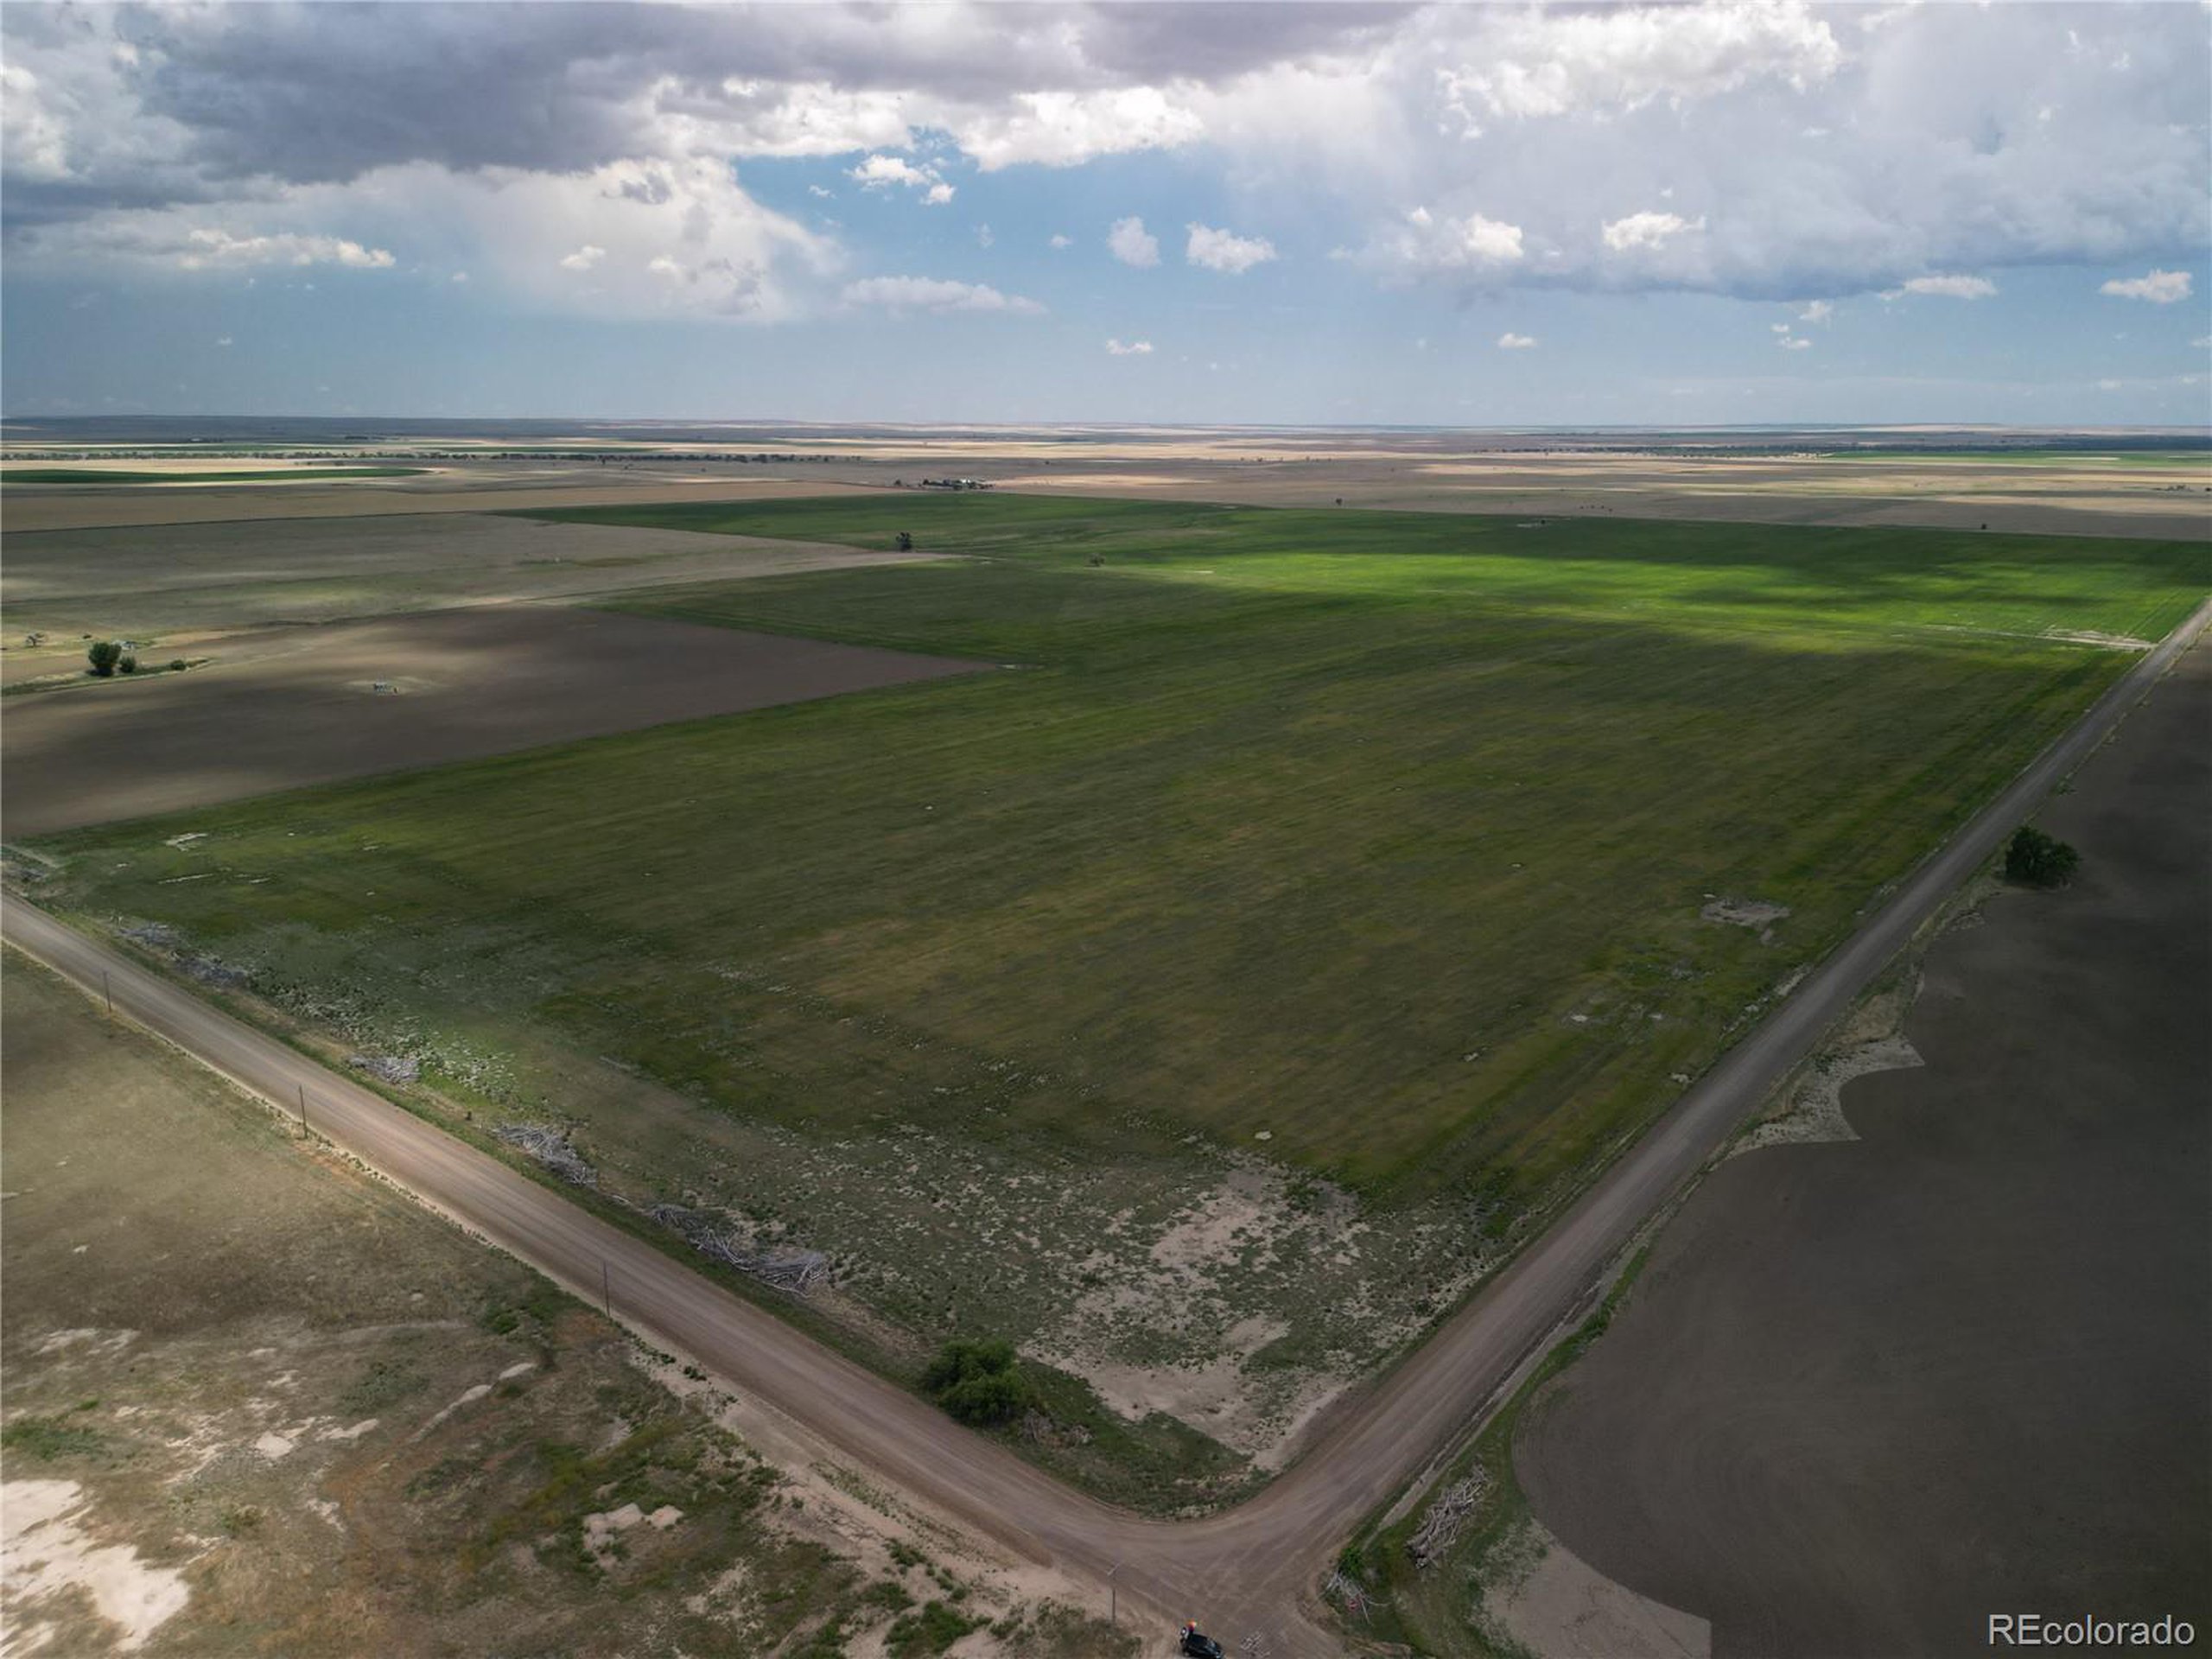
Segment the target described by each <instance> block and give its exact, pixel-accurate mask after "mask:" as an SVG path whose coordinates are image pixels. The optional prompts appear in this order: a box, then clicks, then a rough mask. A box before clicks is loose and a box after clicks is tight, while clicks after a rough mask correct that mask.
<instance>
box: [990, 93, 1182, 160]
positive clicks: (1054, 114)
mask: <svg viewBox="0 0 2212 1659" xmlns="http://www.w3.org/2000/svg"><path fill="white" fill-rule="evenodd" d="M1172 90H1173V89H1168V90H1163V89H1162V88H1160V87H1158V86H1116V87H1111V88H1105V89H1102V90H1099V91H1096V92H1019V93H1016V94H1015V95H1014V98H1013V99H1011V100H1010V107H1006V108H1001V109H998V110H993V111H982V112H978V113H976V114H975V115H972V116H970V117H968V118H965V119H964V120H956V121H955V122H953V124H952V133H953V137H954V139H955V141H956V142H957V143H958V144H959V146H960V148H961V149H963V151H964V152H966V153H967V154H968V155H969V156H973V157H974V158H975V160H976V166H978V167H980V168H982V169H983V171H984V172H986V173H995V172H996V171H998V170H999V169H1000V168H1005V167H1013V166H1016V165H1019V164H1021V163H1025V162H1026V163H1029V164H1031V165H1034V166H1042V167H1074V166H1077V165H1078V164H1079V163H1081V162H1088V161H1091V160H1094V159H1096V157H1098V156H1115V155H1121V154H1123V153H1125V152H1127V151H1129V150H1135V149H1173V148H1174V147H1175V146H1177V145H1180V144H1188V143H1196V142H1197V141H1198V139H1200V138H1202V137H1205V122H1204V121H1203V120H1201V119H1200V118H1199V117H1198V114H1197V113H1196V112H1195V111H1192V110H1191V109H1189V108H1187V107H1185V105H1183V104H1182V103H1181V102H1179V101H1178V99H1176V98H1175V97H1174V96H1172V95H1171V93H1172Z"/></svg>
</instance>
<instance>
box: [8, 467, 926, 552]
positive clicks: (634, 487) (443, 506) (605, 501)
mask: <svg viewBox="0 0 2212 1659" xmlns="http://www.w3.org/2000/svg"><path fill="white" fill-rule="evenodd" d="M729 470H730V471H731V472H732V473H733V474H738V475H735V476H732V477H729V478H727V479H723V478H712V477H702V476H701V475H700V474H698V473H696V472H694V473H692V474H682V475H679V476H677V477H675V478H671V477H670V476H668V475H666V474H664V473H655V472H648V471H645V470H643V469H640V470H639V471H637V472H635V473H623V474H618V475H617V476H619V477H620V479H621V480H623V481H621V482H620V483H615V482H611V481H610V480H609V478H608V473H609V469H608V468H605V467H596V466H594V467H579V466H570V465H566V464H555V465H550V466H540V467H529V468H522V467H516V466H514V465H513V464H512V463H499V462H493V461H484V462H468V463H459V464H454V463H441V464H440V465H439V466H438V468H437V470H436V471H435V473H434V474H432V475H430V476H429V477H427V478H391V479H360V480H354V481H352V482H348V483H344V484H339V485H315V484H305V483H302V484H287V485H285V486H283V488H282V489H279V490H269V489H264V488H261V487H259V486H255V485H251V484H221V485H218V484H196V485H194V486H191V487H189V488H175V489H172V488H168V487H167V486H161V485H138V486H130V487H127V488H118V489H114V490H96V489H93V488H91V487H90V486H86V485H83V484H72V485H67V486H52V487H49V488H46V489H38V488H35V487H32V486H22V485H19V486H16V487H15V488H14V489H11V490H10V491H8V492H7V493H6V494H5V497H4V498H0V528H4V530H5V531H6V532H7V533H8V534H9V535H10V536H16V535H22V534H27V533H29V532H32V531H48V530H84V529H91V528H99V527H105V526H122V525H134V524H135V525H147V524H215V523H230V522H237V521H239V520H245V519H253V518H374V517H379V516H382V515H385V514H390V513H424V512H512V511H515V510H518V509H527V508H535V507H587V506H616V505H622V504H624V503H626V502H654V501H741V500H753V499H773V498H776V497H779V496H793V495H832V494H835V493H836V492H837V491H838V490H840V489H844V488H850V487H852V486H851V485H850V484H849V483H845V482H841V481H840V480H837V479H836V478H834V477H826V476H825V477H822V478H813V477H809V476H805V475H801V476H798V477H794V478H761V477H759V476H757V475H755V476H753V477H746V476H743V475H742V474H739V473H738V469H737V468H734V467H733V468H730V469H729ZM744 470H745V471H746V472H753V471H755V469H753V468H752V467H747V468H745V469H744ZM885 482H889V479H888V477H886V479H885Z"/></svg>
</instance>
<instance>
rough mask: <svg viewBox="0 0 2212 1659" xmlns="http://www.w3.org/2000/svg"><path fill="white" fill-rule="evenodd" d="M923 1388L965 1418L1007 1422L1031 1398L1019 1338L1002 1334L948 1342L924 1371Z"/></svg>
mask: <svg viewBox="0 0 2212 1659" xmlns="http://www.w3.org/2000/svg"><path fill="white" fill-rule="evenodd" d="M922 1391H923V1392H924V1393H925V1394H926V1395H929V1397H930V1398H931V1399H932V1400H934V1401H936V1402H938V1405H940V1406H942V1407H944V1409H945V1410H946V1412H948V1413H949V1414H950V1415H952V1416H954V1417H956V1418H957V1419H959V1421H962V1422H963V1423H974V1424H978V1425H983V1424H990V1423H1003V1422H1007V1421H1010V1420H1011V1419H1012V1418H1014V1416H1015V1415H1016V1414H1018V1413H1020V1410H1021V1408H1023V1407H1025V1406H1027V1404H1028V1403H1029V1380H1028V1379H1027V1377H1025V1376H1022V1374H1021V1365H1020V1361H1018V1360H1017V1359H1016V1358H1015V1357H1014V1344H1012V1343H1010V1342H1007V1341H1005V1340H1003V1339H999V1340H993V1341H986V1342H976V1341H967V1340H955V1341H952V1342H948V1343H946V1344H944V1348H943V1349H941V1350H940V1351H938V1357H936V1358H935V1359H933V1360H931V1362H930V1364H929V1369H928V1370H925V1371H924V1372H923V1373H922Z"/></svg>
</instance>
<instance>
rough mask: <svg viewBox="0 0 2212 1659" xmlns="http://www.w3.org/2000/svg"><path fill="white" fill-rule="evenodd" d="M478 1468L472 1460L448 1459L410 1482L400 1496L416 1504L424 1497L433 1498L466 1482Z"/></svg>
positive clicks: (474, 1460)
mask: <svg viewBox="0 0 2212 1659" xmlns="http://www.w3.org/2000/svg"><path fill="white" fill-rule="evenodd" d="M479 1467H480V1465H479V1463H478V1461H477V1459H474V1458H448V1459H445V1460H444V1461H442V1462H441V1463H439V1464H437V1465H435V1467H432V1468H429V1469H425V1470H423V1472H422V1473H421V1474H419V1475H416V1477H415V1478H413V1479H411V1480H410V1481H409V1482H408V1483H407V1484H406V1485H405V1487H404V1488H403V1489H402V1494H403V1496H404V1497H409V1498H411V1499H413V1500H415V1501H416V1502H418V1503H419V1502H420V1501H421V1500H423V1498H426V1497H436V1496H437V1495H438V1494H439V1493H440V1492H442V1491H445V1490H447V1489H448V1488H449V1487H454V1486H458V1485H460V1484H462V1483H463V1482H465V1481H467V1479H468V1478H470V1477H471V1476H473V1475H474V1474H475V1472H476V1471H477V1470H478V1468H479Z"/></svg>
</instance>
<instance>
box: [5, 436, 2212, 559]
mask: <svg viewBox="0 0 2212 1659" xmlns="http://www.w3.org/2000/svg"><path fill="white" fill-rule="evenodd" d="M1655 437H1656V435H1655ZM1806 442H1807V443H1808V446H1810V445H1812V444H1813V443H1815V442H1816V440H1815V439H1814V438H1812V437H1810V436H1808V438H1807V440H1806ZM727 447H728V446H726V445H725V446H720V448H727ZM777 447H778V448H779V449H784V448H789V449H791V451H792V452H793V453H796V454H803V455H804V457H805V459H804V460H803V461H783V462H771V463H767V464H765V465H763V464H759V463H750V462H747V463H733V462H729V461H719V460H715V459H711V458H710V457H711V456H712V455H713V454H715V453H716V450H717V446H712V445H708V444H703V443H702V444H690V445H687V444H680V443H679V444H671V445H667V446H662V447H660V448H657V450H656V453H655V458H654V459H651V460H638V461H620V462H619V463H618V464H613V465H602V464H600V463H599V462H597V461H587V460H582V459H577V460H569V459H565V458H563V457H561V456H559V455H549V456H547V457H545V458H543V459H537V460H531V461H516V460H512V459H508V460H494V459H490V458H486V459H481V460H471V459H461V460H448V459H442V460H440V461H436V462H435V463H434V469H433V471H432V472H431V474H429V475H428V476H425V477H421V478H412V479H397V480H354V481H349V482H347V483H345V484H343V485H338V486H312V485H309V484H307V483H304V482H302V483H298V484H286V485H284V486H283V487H282V488H281V489H276V490H270V489H264V488H257V487H254V486H219V485H213V484H196V485H193V486H190V487H188V488H161V487H158V486H138V487H136V488H132V489H118V490H114V491H109V492H99V491H95V490H91V489H88V488H86V487H85V486H71V487H66V488H65V487H54V488H50V489H16V490H11V491H10V492H9V493H8V497H7V499H6V501H5V503H4V513H5V523H6V526H7V528H8V529H9V530H10V531H16V532H22V531H36V530H58V529H67V528H76V527H83V526H88V525H122V524H165V523H186V522H194V521H207V520H213V519H242V518H312V517H321V516H324V515H340V516H353V515H372V514H384V513H424V512H491V511H495V510H505V509H515V510H537V509H543V508H549V507H550V508H560V507H572V506H587V505H622V504H626V503H628V504H644V503H664V502H680V501H711V500H724V499H727V500H744V499H773V498H777V497H781V496H792V495H823V494H831V493H837V492H839V491H842V490H849V489H868V490H880V489H887V488H892V487H894V486H899V485H904V486H909V487H911V486H913V485H914V484H915V483H916V482H917V481H918V480H920V479H921V478H923V477H944V476H948V475H950V476H955V477H972V478H976V479H980V480H986V481H988V482H990V483H993V484H995V485H996V486H1001V487H1003V488H1012V489H1020V490H1030V491H1051V492H1058V493H1071V494H1077V495H1086V496H1123V497H1130V498H1136V499H1155V500H1187V501H1218V502H1228V503H1236V504H1242V505H1252V506H1304V507H1322V506H1331V505H1337V504H1338V503H1341V504H1342V505H1345V506H1348V507H1363V508H1389V509H1395V510H1408V511H1418V512H1495V513H1514V514H1521V513H1528V514H1536V515H1547V516H1562V517H1563V516H1605V515H1615V516H1618V517H1621V518H1700V519H1729V520H1736V521H1740V522H1747V523H1766V524H1921V525H1928V526H1932V527H1936V528H1940V529H1980V528H1984V527H1986V528H1987V529H1989V530H1991V531H2007V532H2017V533H2029V534H2050V535H2070V536H2147V537H2212V456H2206V457H2202V458H2197V457H2184V458H2178V459H2177V458H2173V457H2169V458H2167V460H2166V461H2165V462H2164V464H2159V465H2145V464H2139V463H2137V462H2133V461H2129V460H2127V459H2126V458H2125V457H2119V456H2114V455H2109V454H2088V453H2082V454H2072V453H2063V452H2054V453H2044V452H2034V453H2024V454H2005V453H2004V452H2002V451H1976V452H1970V453H1960V452H1954V451H1944V450H1929V451H1924V452H1913V451H1910V450H1906V449H1896V450H1883V451H1879V452H1876V453H1871V454H1850V453H1834V452H1827V451H1821V450H1818V449H1815V448H1810V447H1808V449H1807V450H1806V451H1805V452H1804V453H1797V454H1777V453H1766V452H1756V453H1752V452H1745V451H1744V450H1741V449H1736V448H1730V447H1729V446H1728V445H1727V444H1726V443H1724V442H1717V441H1716V442H1710V443H1708V444H1706V445H1701V446H1700V445H1695V444H1660V443H1657V442H1655V445H1654V447H1652V448H1649V449H1637V448H1632V447H1630V446H1628V445H1626V444H1624V442H1620V441H1611V442H1602V443H1600V442H1595V441H1592V440H1586V439H1585V440H1576V439H1573V438H1568V437H1566V436H1560V437H1558V438H1555V439H1554V438H1548V437H1547V438H1541V439H1538V438H1534V437H1532V436H1530V435H1525V434H1524V435H1510V434H1491V433H1481V432H1459V433H1455V432H1395V433H1382V432H1377V433H1368V434H1358V433H1349V432H1314V433H1296V432H1267V431H1252V432H1226V431H1203V430H1194V431H1189V432H1180V433H1178V432H1169V431H1152V432H1143V433H1120V434H1116V433H1096V432H1081V431H1074V430H1062V431H1050V430H1040V431H1032V432H1020V431H976V432H968V433H960V434H951V435H941V436H936V437H931V436H930V435H925V434H920V433H911V434H896V435H848V436H835V437H811V438H807V439H803V440H796V441H794V440H783V439H779V440H777ZM686 448H696V449H697V450H698V451H699V452H700V454H699V457H698V459H696V460H683V459H666V458H662V457H663V456H664V454H666V453H667V452H668V451H671V450H673V451H678V452H680V451H682V450H683V449H686ZM11 453H13V452H11ZM32 453H33V452H31V451H29V450H26V451H23V452H22V454H24V455H25V456H29V455H31V454H32ZM409 453H410V452H408V451H405V450H399V451H395V452H394V454H393V458H395V459H404V457H405V456H406V455H407V454H409ZM379 458H380V456H379V453H378V451H377V450H376V449H374V448H369V449H365V450H363V451H362V452H360V454H359V460H361V461H376V460H378V459H379Z"/></svg>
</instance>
